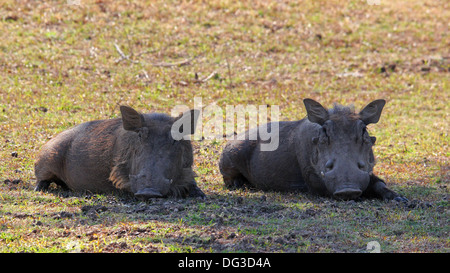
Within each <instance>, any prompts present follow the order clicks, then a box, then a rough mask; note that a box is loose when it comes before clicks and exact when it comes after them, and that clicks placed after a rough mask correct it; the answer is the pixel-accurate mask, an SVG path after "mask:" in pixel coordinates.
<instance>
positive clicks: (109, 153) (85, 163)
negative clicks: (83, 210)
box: [35, 106, 205, 199]
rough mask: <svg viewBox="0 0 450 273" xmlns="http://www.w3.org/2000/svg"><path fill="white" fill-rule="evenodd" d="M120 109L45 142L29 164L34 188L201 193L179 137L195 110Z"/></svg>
mask: <svg viewBox="0 0 450 273" xmlns="http://www.w3.org/2000/svg"><path fill="white" fill-rule="evenodd" d="M120 111H121V113H122V118H117V119H110V120H96V121H91V122H86V123H82V124H80V125H77V126H75V127H73V128H71V129H69V130H66V131H64V132H62V133H60V134H58V135H57V136H56V137H54V138H53V139H51V140H50V141H49V142H47V143H46V144H45V145H44V146H43V147H42V149H41V151H40V153H39V155H38V158H37V161H36V163H35V174H36V178H37V184H36V190H45V189H47V188H48V187H49V185H50V183H51V182H54V183H56V184H58V185H61V186H63V187H67V188H70V189H72V190H76V191H90V192H110V191H114V190H116V189H119V190H123V191H127V192H131V193H133V194H134V195H135V196H136V197H139V198H143V199H146V198H151V197H166V196H174V197H185V196H193V197H204V196H205V195H204V194H203V192H202V191H201V190H200V189H199V188H198V187H197V184H196V182H195V179H194V172H193V171H192V163H193V153H192V146H191V142H190V140H186V139H184V138H183V136H186V135H190V134H193V133H194V130H195V123H196V121H197V118H198V110H191V111H188V112H186V113H184V114H183V115H180V116H179V117H177V118H173V117H170V116H168V115H166V114H160V113H150V114H140V113H138V112H137V111H135V110H134V109H133V108H131V107H128V106H121V107H120ZM174 123H175V124H178V125H179V124H181V126H173V125H174ZM186 124H187V125H186ZM189 125H190V126H189ZM183 126H184V127H183ZM174 130H176V131H174ZM174 133H175V135H176V137H175V139H174V137H173V136H174Z"/></svg>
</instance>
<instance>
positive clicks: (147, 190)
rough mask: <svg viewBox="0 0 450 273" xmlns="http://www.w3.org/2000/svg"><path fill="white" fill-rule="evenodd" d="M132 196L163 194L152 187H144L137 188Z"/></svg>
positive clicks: (141, 196)
mask: <svg viewBox="0 0 450 273" xmlns="http://www.w3.org/2000/svg"><path fill="white" fill-rule="evenodd" d="M134 196H136V197H137V198H139V199H149V198H159V197H163V195H162V194H161V193H160V192H159V191H158V190H156V189H152V188H145V189H142V190H139V191H137V192H136V193H135V194H134Z"/></svg>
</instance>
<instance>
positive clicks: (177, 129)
mask: <svg viewBox="0 0 450 273" xmlns="http://www.w3.org/2000/svg"><path fill="white" fill-rule="evenodd" d="M199 116H200V110H196V109H192V110H190V111H187V112H184V113H183V114H181V115H180V116H178V117H176V118H175V122H174V123H173V125H172V129H171V134H172V138H173V139H174V140H181V139H182V138H184V136H188V135H193V134H194V132H195V128H196V127H197V120H198V118H199Z"/></svg>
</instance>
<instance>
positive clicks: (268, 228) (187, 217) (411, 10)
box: [0, 0, 450, 252]
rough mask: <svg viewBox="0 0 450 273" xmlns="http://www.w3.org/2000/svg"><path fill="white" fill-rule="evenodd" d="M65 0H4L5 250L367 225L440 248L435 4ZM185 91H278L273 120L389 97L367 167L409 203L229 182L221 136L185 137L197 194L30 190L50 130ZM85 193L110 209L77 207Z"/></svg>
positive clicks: (394, 242) (300, 241)
mask: <svg viewBox="0 0 450 273" xmlns="http://www.w3.org/2000/svg"><path fill="white" fill-rule="evenodd" d="M73 2H76V1H3V2H2V4H1V8H0V39H1V41H2V42H1V43H0V71H1V72H0V132H1V136H0V147H1V150H0V158H1V160H2V162H1V164H0V183H3V181H5V180H7V179H9V180H11V181H12V180H15V179H18V180H20V182H19V183H18V184H14V183H3V184H2V185H1V187H0V190H1V191H0V199H1V200H2V201H1V202H0V213H1V214H0V251H5V252H8V251H14V252H15V251H56V252H60V251H67V249H68V248H67V247H66V246H67V244H69V246H70V245H71V244H73V242H76V244H77V245H78V246H81V250H82V251H89V252H101V251H168V252H179V251H198V252H205V251H206V252H209V251H212V252H216V251H269V252H272V251H301V252H303V251H307V252H316V251H318V252H327V251H350V252H354V251H363V250H365V246H366V244H367V242H368V241H371V240H373V239H376V240H379V241H380V243H381V245H382V251H393V252H409V251H419V252H420V251H425V252H448V250H449V242H448V232H449V229H448V185H449V181H450V178H449V163H448V158H449V155H450V152H449V146H448V144H449V136H448V124H449V104H448V101H449V91H448V90H449V69H450V68H449V64H450V52H449V48H450V47H449V45H450V37H449V31H448V27H449V25H448V22H449V21H450V20H449V19H450V8H449V3H448V2H447V1H419V0H417V1H384V0H381V4H380V5H379V6H371V5H368V4H367V2H366V1H362V0H361V1H347V2H342V1H296V2H291V1H289V2H288V1H286V2H284V1H276V2H275V1H257V2H253V3H246V2H244V3H241V2H238V1H207V3H200V2H197V1H127V2H125V1H123V2H122V1H84V0H80V5H70V4H69V3H73ZM115 44H117V45H118V46H119V48H120V49H121V51H122V52H123V54H124V55H125V56H127V57H126V58H123V56H121V55H120V54H119V53H118V50H117V49H116V47H115V46H114V45H115ZM186 60H189V62H187V61H186ZM180 62H181V63H182V64H183V65H176V64H177V63H180ZM161 64H163V65H162V66H161ZM213 72H216V73H217V74H216V75H215V76H213V77H211V78H210V79H208V80H207V81H205V82H199V81H198V79H205V78H207V77H208V76H209V75H211V73H213ZM196 75H197V76H196ZM194 97H202V100H203V104H204V105H209V104H214V103H215V104H217V105H219V106H221V107H223V108H225V105H236V104H255V105H265V104H269V105H279V106H280V110H281V114H282V116H281V119H282V120H293V119H300V118H303V117H304V116H305V110H304V108H303V105H302V102H301V101H302V99H303V98H306V97H310V98H313V99H316V100H318V101H320V102H321V103H322V104H323V105H327V106H331V105H332V103H333V102H338V103H342V104H354V105H355V106H356V108H357V109H358V108H361V107H363V106H364V105H366V104H367V103H368V102H370V101H371V100H374V99H377V98H384V99H386V100H387V102H388V103H387V105H386V107H385V110H384V113H383V116H382V119H381V121H380V123H379V124H377V125H372V126H371V128H370V130H371V133H372V134H373V135H375V136H376V137H377V139H378V140H377V146H376V148H375V154H376V155H377V160H378V165H377V166H376V172H377V174H378V175H380V176H381V177H383V178H385V179H386V180H387V181H388V183H389V185H390V186H392V187H394V188H395V189H396V190H398V191H400V192H402V193H403V194H405V195H406V196H407V197H408V198H409V199H410V200H416V201H417V202H416V203H411V204H410V207H409V208H408V207H402V206H397V205H395V204H390V203H389V204H385V203H382V202H378V201H365V202H362V203H357V204H354V203H351V204H347V203H345V202H335V201H332V200H326V199H321V198H317V197H313V196H298V195H289V194H287V195H283V194H278V193H262V192H250V191H235V192H229V191H228V190H226V189H224V188H223V186H222V178H221V176H220V173H219V171H218V167H217V162H218V156H219V154H220V152H221V150H222V144H223V143H222V142H221V141H202V142H196V143H194V146H195V170H196V172H197V173H198V174H199V177H198V178H197V181H198V184H199V186H200V187H201V188H202V189H203V190H204V191H205V193H206V194H207V195H208V196H209V200H208V201H206V202H204V203H202V202H197V201H194V200H185V201H176V200H165V201H161V200H159V201H153V202H150V203H143V204H141V203H137V202H135V201H129V200H128V199H126V198H123V197H118V196H102V195H100V196H97V195H93V196H91V195H89V196H87V197H84V196H83V195H76V194H75V195H73V194H67V193H65V194H62V195H61V194H58V193H56V194H55V193H34V192H32V188H33V185H34V183H35V178H34V174H33V172H34V170H33V164H34V160H35V156H36V154H37V151H38V150H39V148H40V147H41V146H42V144H44V143H45V142H46V141H47V140H48V139H49V138H50V137H52V136H54V135H55V134H56V133H58V132H60V131H62V130H64V129H67V128H69V127H70V126H72V125H74V124H77V123H80V122H84V121H88V120H94V119H104V118H111V117H116V116H118V113H119V111H118V105H119V104H128V105H132V106H133V107H135V108H136V109H140V110H142V111H158V112H170V110H171V109H172V108H173V107H174V106H175V105H178V104H186V105H188V106H190V107H193V99H194ZM13 153H14V156H12V154H13ZM16 155H17V156H16ZM66 195H69V196H68V197H63V196H66ZM108 202H109V203H108ZM98 204H102V205H104V206H106V207H107V211H106V212H97V211H96V210H94V211H91V210H87V211H86V212H83V211H82V210H80V208H83V207H85V208H86V206H93V205H98ZM429 205H430V206H429ZM140 206H142V208H141V210H140ZM180 206H181V207H183V209H180V210H178V211H175V212H174V211H171V210H170V211H169V210H167V213H164V208H165V207H167V208H170V209H174V208H177V207H180ZM153 207H155V208H160V209H162V211H163V212H162V213H160V212H158V213H153V215H154V216H152V215H151V213H152V212H153V210H152V208H153ZM181 207H180V208H181ZM240 207H241V208H240ZM359 207H361V208H362V209H360V208H359ZM139 210H140V212H139ZM62 212H66V213H67V214H63V215H62V216H63V217H61V213H62ZM91 212H92V213H91ZM130 212H132V213H134V214H132V215H130ZM355 213H356V215H357V217H356V218H354V217H353V216H354V215H355ZM68 215H72V216H68ZM93 215H96V216H93ZM358 217H359V218H358ZM237 219H241V220H242V222H241V224H240V225H237V223H238V220H237ZM337 220H339V221H337ZM338 222H339V223H338ZM136 230H138V231H136ZM139 230H141V231H139ZM232 234H234V235H232ZM269 234H270V235H269ZM292 234H293V235H292Z"/></svg>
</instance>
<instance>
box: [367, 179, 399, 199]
mask: <svg viewBox="0 0 450 273" xmlns="http://www.w3.org/2000/svg"><path fill="white" fill-rule="evenodd" d="M365 195H366V196H368V197H376V198H381V199H383V200H395V201H398V202H408V199H407V198H405V197H404V196H401V195H400V194H398V193H396V192H395V191H393V190H390V189H388V188H387V186H386V183H385V182H384V180H382V179H381V178H379V177H378V176H376V175H374V174H371V175H370V183H369V186H368V188H367V190H366V191H365Z"/></svg>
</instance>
